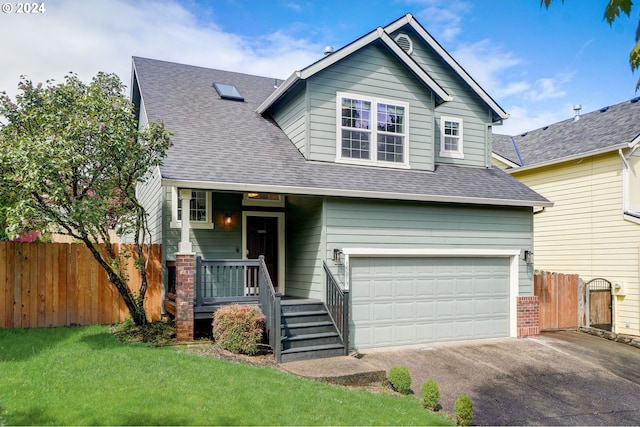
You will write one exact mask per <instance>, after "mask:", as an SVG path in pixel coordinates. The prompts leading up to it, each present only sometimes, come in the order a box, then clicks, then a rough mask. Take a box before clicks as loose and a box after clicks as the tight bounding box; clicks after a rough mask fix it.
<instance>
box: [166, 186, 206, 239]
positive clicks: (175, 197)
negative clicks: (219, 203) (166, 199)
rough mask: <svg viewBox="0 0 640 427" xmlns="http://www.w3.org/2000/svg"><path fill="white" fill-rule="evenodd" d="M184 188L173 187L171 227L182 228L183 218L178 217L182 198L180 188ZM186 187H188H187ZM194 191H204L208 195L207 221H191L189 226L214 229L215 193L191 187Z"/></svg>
mask: <svg viewBox="0 0 640 427" xmlns="http://www.w3.org/2000/svg"><path fill="white" fill-rule="evenodd" d="M181 189H182V188H178V187H171V224H170V227H171V228H182V220H179V219H178V203H179V202H180V198H179V196H178V194H179V190H181ZM185 189H186V188H185ZM190 190H191V191H192V192H193V191H203V192H204V193H205V196H206V212H205V216H206V218H207V219H206V221H191V220H190V221H189V228H197V229H209V230H211V229H213V228H214V223H213V203H212V200H213V195H212V192H211V191H207V190H202V189H199V188H191V189H190Z"/></svg>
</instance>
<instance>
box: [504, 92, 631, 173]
mask: <svg viewBox="0 0 640 427" xmlns="http://www.w3.org/2000/svg"><path fill="white" fill-rule="evenodd" d="M639 100H640V98H633V99H632V100H630V101H625V102H621V103H619V104H616V105H612V106H610V107H604V108H600V109H599V110H596V111H592V112H589V113H586V114H581V115H580V116H579V119H578V120H575V119H574V118H571V119H567V120H563V121H561V122H558V123H554V124H552V125H549V126H544V127H542V128H540V129H536V130H533V131H529V132H524V133H522V134H520V135H514V136H507V135H499V134H494V135H493V148H492V151H493V153H494V154H496V155H498V156H500V157H501V158H504V159H507V160H509V161H511V162H513V163H515V164H516V166H519V167H518V170H523V169H526V168H535V167H541V166H546V165H549V164H554V163H559V162H564V161H567V160H572V159H575V158H581V157H585V156H590V155H596V154H601V153H605V152H609V151H614V150H618V149H620V148H625V147H630V146H632V145H634V144H638V142H639V141H640V102H638V101H639Z"/></svg>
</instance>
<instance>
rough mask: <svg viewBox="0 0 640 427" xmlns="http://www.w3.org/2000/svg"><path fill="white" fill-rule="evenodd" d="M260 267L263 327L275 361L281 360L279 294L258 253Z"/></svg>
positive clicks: (259, 293)
mask: <svg viewBox="0 0 640 427" xmlns="http://www.w3.org/2000/svg"><path fill="white" fill-rule="evenodd" d="M258 261H259V263H260V269H259V274H258V287H259V292H258V295H259V297H260V308H261V309H262V312H263V313H264V315H265V318H266V319H265V329H266V331H267V337H268V338H269V345H271V349H272V350H273V356H274V358H275V359H276V362H278V363H280V362H281V361H282V340H281V333H282V330H281V319H280V314H281V312H280V302H281V295H280V293H279V292H276V290H275V288H274V287H273V283H272V282H271V277H270V276H269V271H268V270H267V265H266V264H265V262H264V256H262V255H260V257H259V259H258Z"/></svg>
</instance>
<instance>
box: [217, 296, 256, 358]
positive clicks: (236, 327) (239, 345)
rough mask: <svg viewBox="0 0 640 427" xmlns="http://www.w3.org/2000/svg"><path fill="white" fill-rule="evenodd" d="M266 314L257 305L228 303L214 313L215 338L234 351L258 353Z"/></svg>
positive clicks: (222, 345)
mask: <svg viewBox="0 0 640 427" xmlns="http://www.w3.org/2000/svg"><path fill="white" fill-rule="evenodd" d="M264 321H265V316H264V314H263V313H262V311H261V310H260V308H259V307H258V306H255V305H237V304H232V305H227V306H224V307H222V308H220V309H218V310H216V312H215V313H214V315H213V338H214V339H215V341H216V343H217V344H218V345H219V346H220V347H222V348H224V349H226V350H229V351H231V352H233V353H244V354H256V353H257V352H258V343H259V342H260V341H261V340H262V332H263V330H264Z"/></svg>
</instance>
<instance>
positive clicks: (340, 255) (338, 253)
mask: <svg viewBox="0 0 640 427" xmlns="http://www.w3.org/2000/svg"><path fill="white" fill-rule="evenodd" d="M333 262H335V263H336V264H337V265H342V264H343V263H344V252H342V249H334V250H333Z"/></svg>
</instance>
